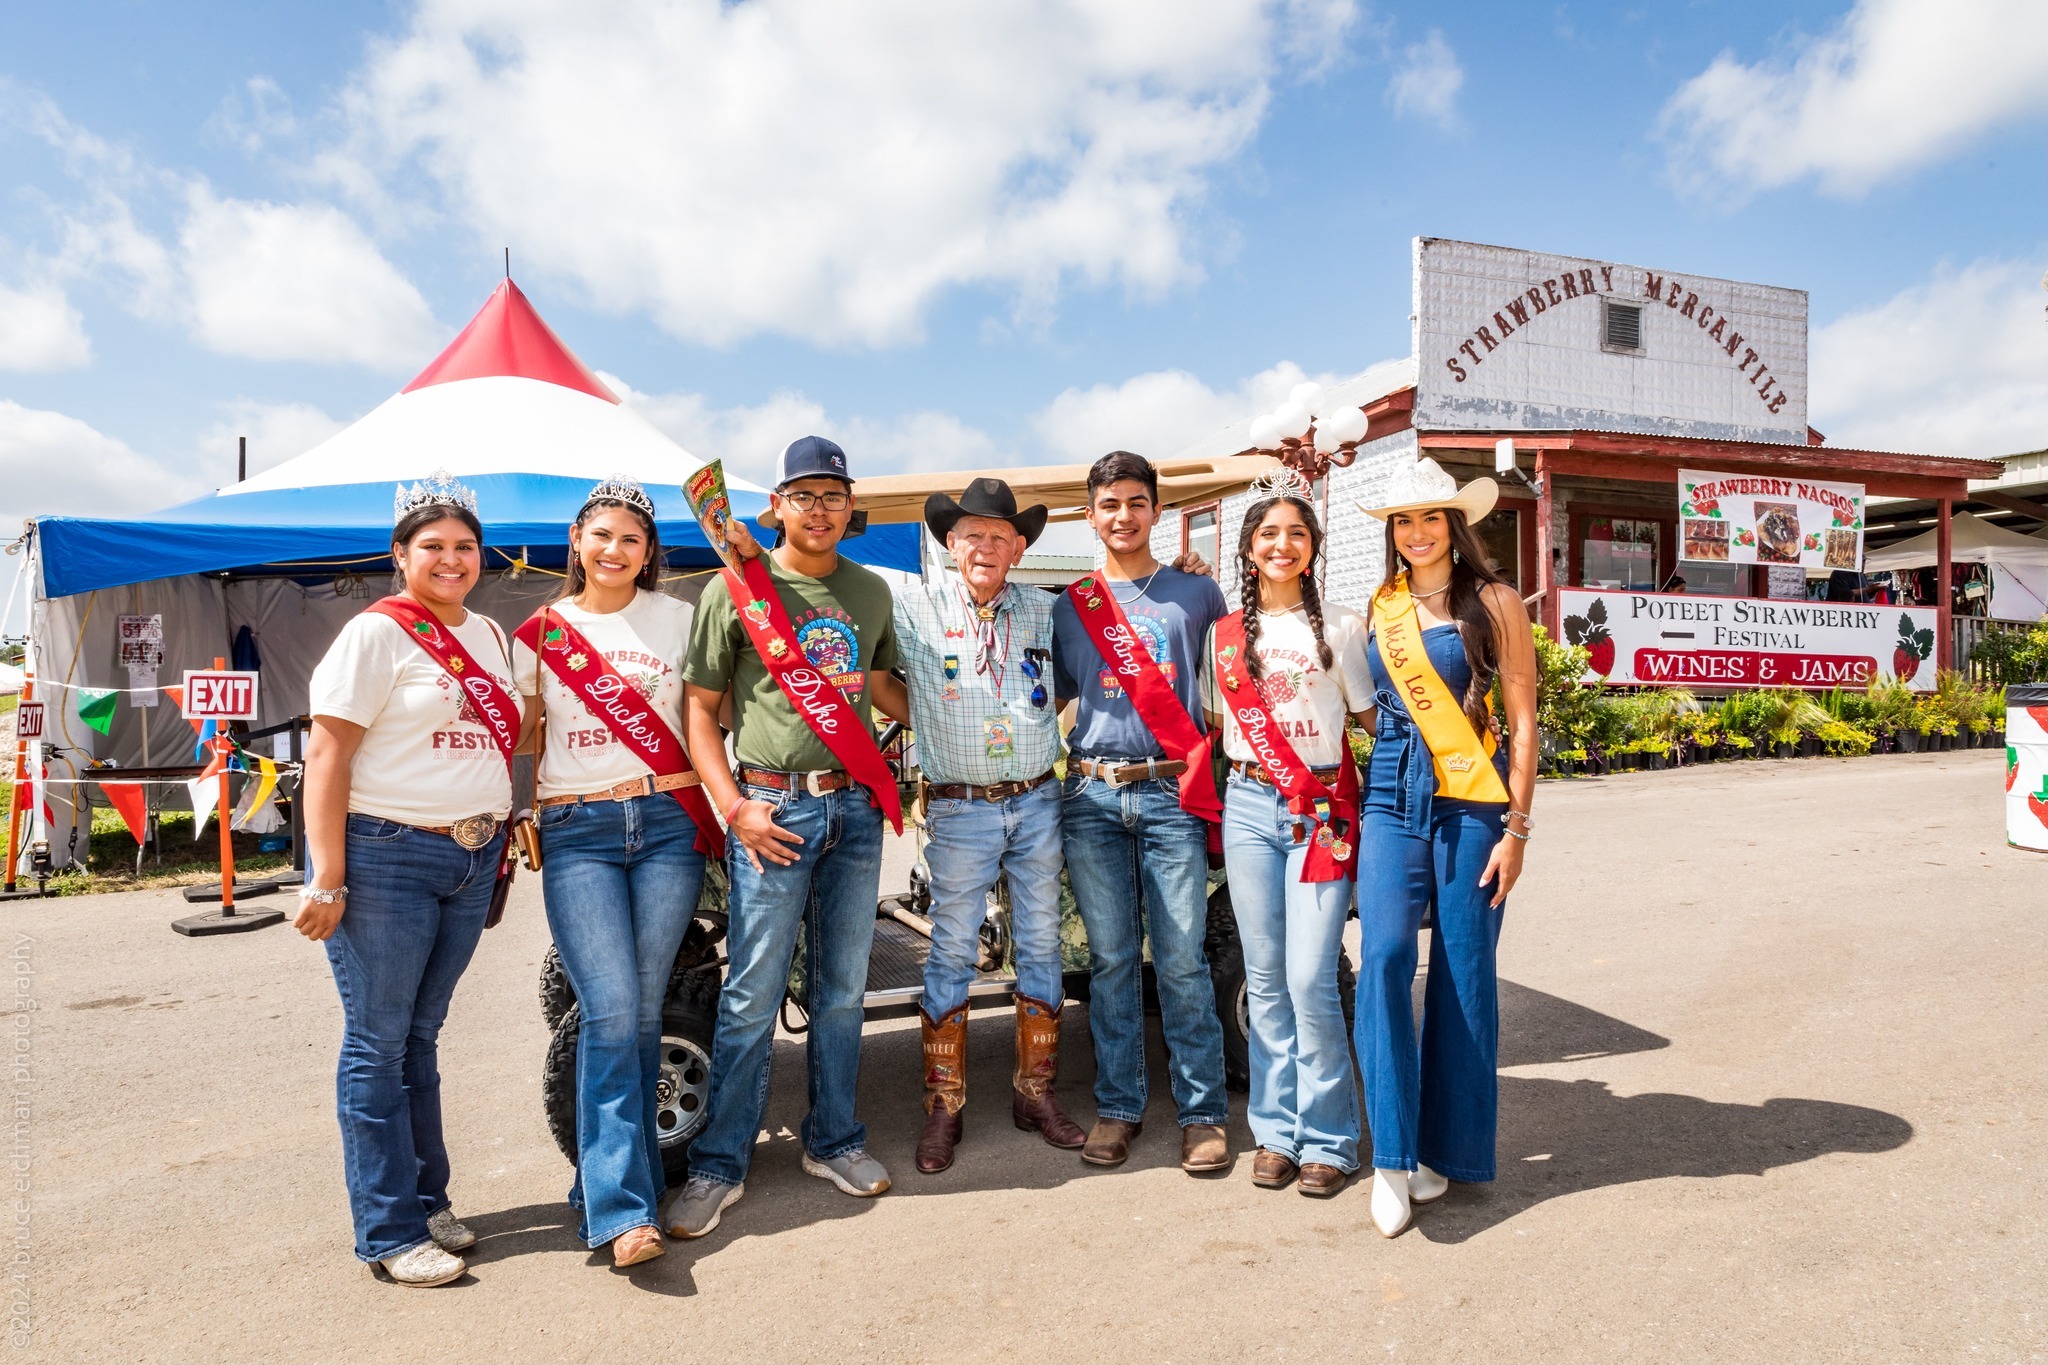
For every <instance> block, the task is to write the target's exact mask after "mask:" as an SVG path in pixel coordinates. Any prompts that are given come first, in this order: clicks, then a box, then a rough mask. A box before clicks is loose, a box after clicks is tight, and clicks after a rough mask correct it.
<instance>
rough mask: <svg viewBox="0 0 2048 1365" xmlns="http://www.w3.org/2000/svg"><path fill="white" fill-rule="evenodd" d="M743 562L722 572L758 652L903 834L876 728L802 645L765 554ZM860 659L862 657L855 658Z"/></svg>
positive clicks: (813, 727) (900, 806)
mask: <svg viewBox="0 0 2048 1365" xmlns="http://www.w3.org/2000/svg"><path fill="white" fill-rule="evenodd" d="M742 568H743V570H744V575H745V576H744V577H742V576H741V574H736V573H734V572H733V571H732V570H731V569H721V570H720V571H719V572H720V573H722V574H723V575H724V576H725V590H726V591H727V592H729V593H731V594H732V604H733V607H734V609H735V610H737V611H738V613H739V618H740V624H741V625H742V626H744V627H745V628H746V632H747V638H748V639H749V640H751V641H753V643H754V652H755V653H757V654H759V655H760V656H761V662H762V663H763V664H765V665H767V668H768V676H769V677H771V678H773V679H775V684H776V686H778V687H780V688H781V689H782V695H783V696H785V697H787V698H789V704H790V705H791V706H794V707H795V708H796V713H797V714H798V715H799V716H802V717H803V718H804V724H806V725H808V726H810V727H811V730H812V731H813V732H814V733H815V734H816V735H817V736H818V738H819V739H822V740H824V741H825V747H826V748H828V749H830V750H831V751H832V756H833V757H834V758H836V759H838V760H839V761H840V762H841V763H843V764H845V765H846V771H847V772H849V773H851V774H853V776H854V778H855V779H856V780H857V781H859V782H860V783H861V784H862V785H863V786H865V787H866V788H867V789H868V790H869V791H870V792H872V793H873V794H874V798H875V804H876V805H878V806H880V807H881V808H882V814H884V815H886V816H888V817H889V824H890V827H891V828H893V829H894V830H895V831H896V832H897V833H898V834H901V833H902V832H903V802H902V801H901V799H899V798H898V796H897V794H896V774H895V773H893V772H891V771H890V769H889V764H888V762H887V761H886V760H885V759H884V758H883V757H882V751H881V750H880V749H878V748H876V747H875V732H874V728H873V727H872V726H871V725H869V724H868V722H867V721H865V720H863V719H862V718H861V716H860V714H859V713H858V712H856V711H855V710H854V709H853V704H852V703H851V702H849V701H847V700H846V696H845V694H844V693H842V692H841V691H840V690H839V689H838V688H837V687H834V686H833V685H832V680H831V679H830V678H827V677H826V676H825V675H824V674H823V673H820V672H819V671H818V670H817V668H816V667H815V666H814V665H813V664H812V663H811V661H810V660H808V659H806V658H805V657H804V653H803V651H802V650H801V649H799V648H797V646H796V631H795V628H794V627H792V626H791V625H790V623H789V613H788V612H787V611H785V610H784V609H783V606H782V599H781V598H780V597H779V596H777V595H776V592H775V583H774V580H772V579H771V578H770V577H769V576H768V569H767V566H766V565H764V564H763V563H762V562H761V561H760V560H759V559H748V560H744V561H742ZM859 663H860V660H859V659H858V658H856V659H855V660H854V664H855V665H856V666H858V665H859Z"/></svg>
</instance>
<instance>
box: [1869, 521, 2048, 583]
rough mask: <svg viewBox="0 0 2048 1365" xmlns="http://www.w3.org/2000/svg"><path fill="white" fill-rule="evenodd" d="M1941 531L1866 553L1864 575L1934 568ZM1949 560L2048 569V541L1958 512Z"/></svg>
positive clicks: (1950, 543) (1928, 532) (1951, 537)
mask: <svg viewBox="0 0 2048 1365" xmlns="http://www.w3.org/2000/svg"><path fill="white" fill-rule="evenodd" d="M1940 529H1941V528H1939V527H1935V528H1933V529H1931V530H1928V531H1924V532H1922V533H1921V534H1919V535H1917V536H1914V537H1912V538H1911V539H1909V540H1902V541H1900V542H1899V543H1898V544H1896V545H1887V546H1886V547H1885V548H1884V549H1882V550H1870V551H1867V552H1865V554H1864V556H1863V571H1864V572H1865V573H1888V572H1891V571H1893V570H1898V569H1926V568H1931V567H1932V566H1933V565H1934V563H1935V562H1936V559H1937V558H1938V554H1939V545H1938V541H1937V534H1938V532H1939V531H1940ZM1949 559H1950V560H1951V561H1953V562H1954V563H1957V564H2006V565H2013V564H2023V565H2035V566H2048V541H2044V540H2039V539H2036V538H2035V537H2033V536H2023V535H2021V534H2020V533H2019V532H2018V531H2008V530H2006V529H2005V528H2004V527H2003V526H1997V525H1994V524H1992V523H1991V522H1988V521H1985V520H1984V519H1983V518H1982V517H1977V516H1972V515H1971V514H1970V513H1968V512H1958V513H1956V514H1955V518H1954V520H1953V522H1952V523H1951V525H1950V534H1949Z"/></svg>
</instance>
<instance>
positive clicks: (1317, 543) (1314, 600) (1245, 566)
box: [1237, 493, 1336, 682]
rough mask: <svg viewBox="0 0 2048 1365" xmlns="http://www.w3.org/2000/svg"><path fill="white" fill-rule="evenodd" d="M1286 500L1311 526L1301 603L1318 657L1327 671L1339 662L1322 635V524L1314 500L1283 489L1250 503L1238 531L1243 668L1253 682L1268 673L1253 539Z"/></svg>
mask: <svg viewBox="0 0 2048 1365" xmlns="http://www.w3.org/2000/svg"><path fill="white" fill-rule="evenodd" d="M1283 502H1284V503H1286V504H1287V505H1288V506H1290V507H1292V508H1293V509H1294V510H1295V511H1297V512H1299V513H1300V514H1301V524H1302V525H1304V526H1306V527H1308V567H1307V568H1305V569H1303V570H1302V571H1301V605H1302V606H1303V607H1304V608H1306V609H1307V611H1308V625H1309V629H1310V630H1312V631H1314V632H1315V635H1316V657H1318V658H1319V659H1321V660H1322V661H1323V671H1324V672H1328V671H1329V670H1330V668H1331V666H1332V665H1333V664H1334V663H1335V662H1336V656H1335V655H1334V654H1332V653H1331V652H1330V642H1329V641H1328V640H1325V639H1324V638H1323V594H1322V591H1321V590H1320V589H1319V588H1317V587H1316V565H1317V563H1319V562H1320V561H1321V560H1322V557H1323V528H1322V524H1321V523H1320V522H1318V521H1317V520H1316V509H1315V504H1313V503H1311V502H1310V501H1309V500H1308V499H1307V498H1304V497H1302V496H1301V495H1299V494H1297V493H1280V494H1276V495H1275V496H1273V497H1270V498H1261V499H1259V500H1258V501H1257V502H1255V503H1253V504H1252V505H1251V506H1250V507H1247V508H1246V509H1245V513H1244V521H1243V523H1242V524H1241V525H1240V527H1239V529H1238V532H1237V560H1238V580H1237V599H1238V601H1239V603H1241V604H1242V605H1243V607H1244V668H1245V672H1247V673H1249V674H1251V675H1252V681H1254V682H1257V681H1258V680H1259V679H1260V678H1263V677H1264V676H1265V675H1266V666H1265V665H1264V664H1263V663H1261V662H1260V661H1259V565H1258V561H1257V560H1255V559H1253V558H1252V542H1253V541H1254V540H1255V539H1256V538H1257V536H1258V534H1259V523H1261V522H1263V521H1264V520H1265V519H1266V513H1268V512H1270V511H1272V510H1273V509H1274V508H1275V507H1278V506H1279V505H1280V504H1281V503H1283Z"/></svg>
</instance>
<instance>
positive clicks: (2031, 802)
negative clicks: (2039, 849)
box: [2027, 773, 2048, 829]
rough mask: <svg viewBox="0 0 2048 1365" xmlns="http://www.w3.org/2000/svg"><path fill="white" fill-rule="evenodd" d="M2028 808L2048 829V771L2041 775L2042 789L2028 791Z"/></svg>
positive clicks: (2044, 827) (2043, 826) (2042, 826)
mask: <svg viewBox="0 0 2048 1365" xmlns="http://www.w3.org/2000/svg"><path fill="white" fill-rule="evenodd" d="M2027 809H2028V810H2030V811H2032V812H2033V813H2034V818H2035V819H2036V820H2039V821H2040V822H2041V828H2043V829H2048V773H2044V774H2043V775H2042V777H2041V790H2040V791H2038V792H2028V793H2027Z"/></svg>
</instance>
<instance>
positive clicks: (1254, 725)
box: [1216, 611, 1359, 882]
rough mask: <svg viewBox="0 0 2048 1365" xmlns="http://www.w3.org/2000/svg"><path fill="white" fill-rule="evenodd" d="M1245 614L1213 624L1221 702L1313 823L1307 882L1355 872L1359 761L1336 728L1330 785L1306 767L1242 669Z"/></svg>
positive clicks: (1291, 803) (1293, 805) (1292, 803)
mask: <svg viewBox="0 0 2048 1365" xmlns="http://www.w3.org/2000/svg"><path fill="white" fill-rule="evenodd" d="M1244 656H1245V643H1244V613H1243V612H1241V611H1234V612H1232V613H1231V614H1230V615H1228V616H1226V617H1224V618H1223V619H1222V620H1221V621H1218V622H1217V623H1216V675H1217V677H1218V678H1219V679H1220V680H1221V681H1222V683H1223V704H1224V705H1225V706H1226V707H1228V708H1229V709H1230V714H1231V716H1232V717H1233V718H1235V719H1236V721H1237V729H1238V733H1239V734H1241V735H1243V736H1244V741H1245V743H1246V744H1247V745H1249V746H1250V747H1251V751H1252V752H1253V753H1254V754H1257V755H1258V759H1259V766H1260V767H1262V768H1264V769H1265V770H1266V776H1267V777H1268V778H1270V779H1272V782H1273V786H1274V787H1275V788H1277V789H1278V790H1279V792H1280V794H1281V795H1282V796H1285V797H1286V798H1287V809H1289V810H1290V811H1293V812H1294V813H1295V814H1296V815H1301V816H1306V817H1307V818H1308V819H1310V820H1312V821H1314V822H1315V836H1314V838H1313V839H1312V840H1311V841H1310V843H1309V846H1308V855H1307V856H1306V857H1305V858H1303V859H1302V864H1301V879H1302V880H1303V881H1305V882H1334V881H1337V880H1339V879H1340V878H1348V879H1356V878H1357V876H1358V846H1357V844H1356V843H1355V842H1353V841H1354V840H1356V839H1357V837H1358V804H1359V801H1358V765H1357V764H1356V763H1354V762H1352V761H1351V747H1350V745H1349V744H1347V743H1345V741H1344V737H1343V734H1342V732H1341V730H1340V732H1339V734H1338V737H1337V742H1338V745H1339V746H1340V747H1341V748H1342V749H1343V751H1344V753H1343V757H1342V758H1340V759H1339V760H1338V762H1337V785H1336V786H1335V787H1334V788H1332V787H1331V786H1329V785H1328V784H1326V783H1324V782H1323V781H1321V780H1320V779H1318V778H1317V777H1316V775H1315V773H1314V772H1312V771H1310V769H1309V766H1308V764H1306V763H1304V762H1302V761H1301V756H1300V755H1299V754H1297V753H1296V752H1295V751H1294V745H1293V744H1291V743H1290V742H1289V741H1288V739H1287V736H1286V734H1285V733H1283V732H1282V731H1281V729H1280V727H1279V725H1277V724H1276V723H1275V722H1274V720H1273V712H1272V709H1271V707H1269V706H1268V705H1267V704H1266V698H1265V696H1264V694H1262V693H1261V692H1260V691H1259V688H1258V684H1257V683H1255V682H1253V681H1252V677H1251V674H1250V673H1249V672H1247V671H1246V669H1245V662H1244Z"/></svg>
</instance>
